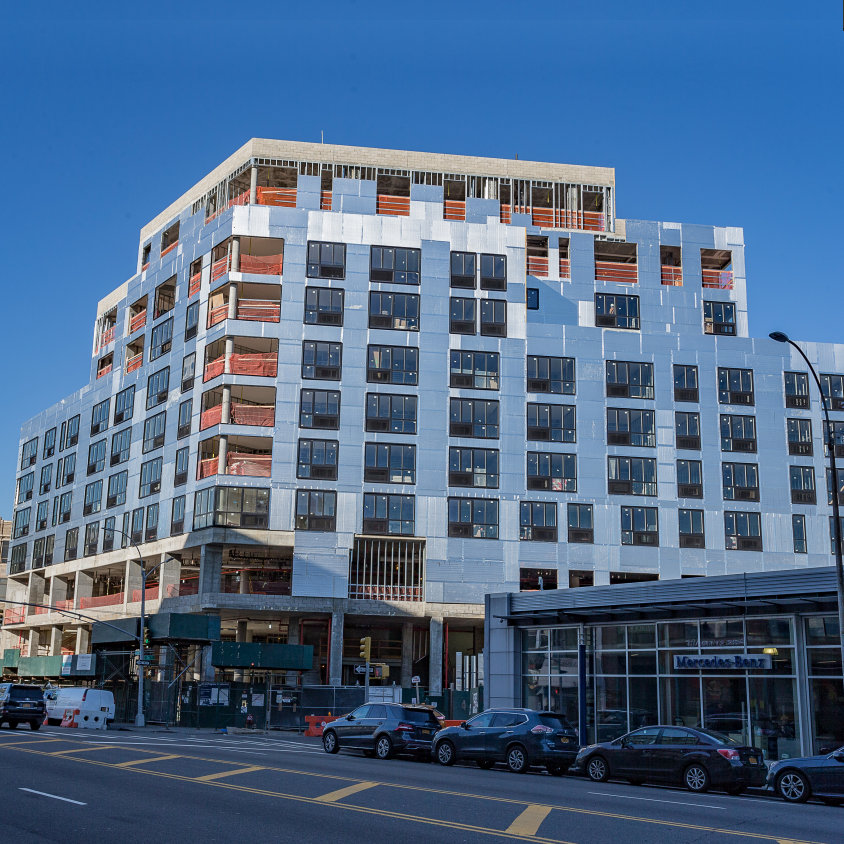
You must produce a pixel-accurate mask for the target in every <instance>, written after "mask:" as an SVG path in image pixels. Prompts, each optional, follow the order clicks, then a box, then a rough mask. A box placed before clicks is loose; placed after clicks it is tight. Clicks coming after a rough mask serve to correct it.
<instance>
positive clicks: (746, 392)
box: [718, 366, 755, 404]
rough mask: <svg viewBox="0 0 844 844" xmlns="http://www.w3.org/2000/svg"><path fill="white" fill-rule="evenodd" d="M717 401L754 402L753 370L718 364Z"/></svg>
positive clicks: (728, 402) (729, 402)
mask: <svg viewBox="0 0 844 844" xmlns="http://www.w3.org/2000/svg"><path fill="white" fill-rule="evenodd" d="M718 401H719V402H720V403H721V404H754V403H755V399H754V395H753V370H752V369H729V368H726V367H720V366H719V367H718Z"/></svg>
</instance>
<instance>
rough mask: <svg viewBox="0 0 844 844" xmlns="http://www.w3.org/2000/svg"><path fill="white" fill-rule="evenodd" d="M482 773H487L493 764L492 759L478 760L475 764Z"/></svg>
mask: <svg viewBox="0 0 844 844" xmlns="http://www.w3.org/2000/svg"><path fill="white" fill-rule="evenodd" d="M475 764H476V765H477V766H478V767H479V768H480V769H481V770H482V771H488V770H489V769H490V768H491V767H492V766H493V765H494V764H495V762H494V761H493V760H492V759H478V761H477V762H476V763H475Z"/></svg>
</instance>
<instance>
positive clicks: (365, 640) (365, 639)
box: [360, 636, 372, 662]
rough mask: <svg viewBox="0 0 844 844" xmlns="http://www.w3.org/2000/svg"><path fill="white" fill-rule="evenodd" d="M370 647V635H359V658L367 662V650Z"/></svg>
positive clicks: (368, 650)
mask: <svg viewBox="0 0 844 844" xmlns="http://www.w3.org/2000/svg"><path fill="white" fill-rule="evenodd" d="M371 649H372V637H371V636H361V640H360V658H361V659H362V660H363V661H364V662H369V652H370V650H371Z"/></svg>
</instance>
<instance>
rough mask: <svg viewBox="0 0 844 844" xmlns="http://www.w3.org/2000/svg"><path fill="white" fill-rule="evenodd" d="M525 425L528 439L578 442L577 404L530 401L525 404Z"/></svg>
mask: <svg viewBox="0 0 844 844" xmlns="http://www.w3.org/2000/svg"><path fill="white" fill-rule="evenodd" d="M556 417H559V418H556ZM543 423H544V424H543ZM525 425H526V434H525V438H526V439H528V440H532V441H535V442H551V443H576V442H577V406H576V405H573V404H554V403H547V402H528V403H527V404H526V405H525Z"/></svg>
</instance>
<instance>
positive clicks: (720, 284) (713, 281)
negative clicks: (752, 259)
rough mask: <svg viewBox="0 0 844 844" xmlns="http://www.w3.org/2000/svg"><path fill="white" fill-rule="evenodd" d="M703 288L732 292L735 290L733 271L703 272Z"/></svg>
mask: <svg viewBox="0 0 844 844" xmlns="http://www.w3.org/2000/svg"><path fill="white" fill-rule="evenodd" d="M700 272H701V276H702V281H701V287H705V288H708V289H710V290H732V289H733V271H732V270H701V271H700Z"/></svg>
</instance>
